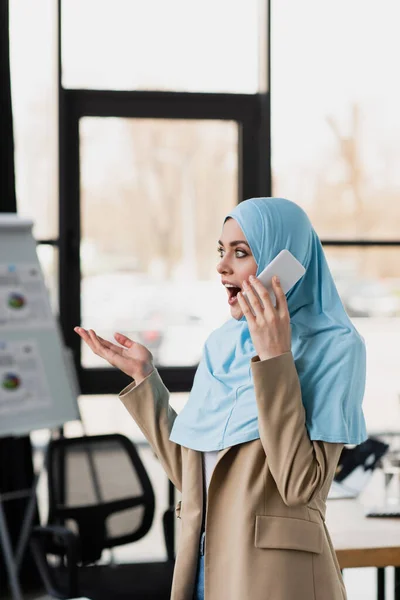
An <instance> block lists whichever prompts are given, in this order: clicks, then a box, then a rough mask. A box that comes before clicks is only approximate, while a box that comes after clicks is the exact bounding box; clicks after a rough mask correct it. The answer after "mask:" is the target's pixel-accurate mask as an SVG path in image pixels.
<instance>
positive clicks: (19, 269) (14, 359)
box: [0, 213, 80, 437]
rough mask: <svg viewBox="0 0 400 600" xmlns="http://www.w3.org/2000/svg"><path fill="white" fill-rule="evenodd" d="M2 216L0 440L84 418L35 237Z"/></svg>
mask: <svg viewBox="0 0 400 600" xmlns="http://www.w3.org/2000/svg"><path fill="white" fill-rule="evenodd" d="M32 225H33V223H32V221H30V220H28V219H23V218H21V217H18V216H17V215H15V214H11V213H10V214H8V213H3V214H0V437H3V436H9V435H25V434H28V433H30V432H31V431H34V430H36V429H47V428H49V429H53V428H55V427H59V426H61V425H63V424H64V423H66V422H67V421H73V420H75V419H79V418H80V416H79V409H78V403H77V390H76V384H75V383H76V382H74V380H73V376H72V369H71V363H70V357H69V356H68V355H67V354H66V351H65V348H64V346H63V341H62V337H61V333H60V330H59V327H58V323H57V321H56V319H55V317H54V315H53V313H52V309H51V305H50V300H49V295H48V292H47V288H46V286H45V282H44V278H43V273H42V270H41V267H40V263H39V260H38V257H37V253H36V243H35V240H34V238H33V236H32Z"/></svg>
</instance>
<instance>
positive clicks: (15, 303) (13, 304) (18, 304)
mask: <svg viewBox="0 0 400 600" xmlns="http://www.w3.org/2000/svg"><path fill="white" fill-rule="evenodd" d="M25 305H26V298H25V296H23V295H22V294H19V293H18V292H11V294H10V295H9V296H8V306H9V307H10V308H15V309H17V310H18V309H20V308H23V307H24V306H25Z"/></svg>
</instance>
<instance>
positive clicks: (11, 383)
mask: <svg viewBox="0 0 400 600" xmlns="http://www.w3.org/2000/svg"><path fill="white" fill-rule="evenodd" d="M1 385H2V387H3V388H4V389H5V390H11V391H12V390H17V389H18V388H19V386H20V385H21V379H20V378H19V377H18V375H16V374H15V373H5V374H4V375H3V381H2V382H1Z"/></svg>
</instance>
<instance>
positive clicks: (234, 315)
mask: <svg viewBox="0 0 400 600" xmlns="http://www.w3.org/2000/svg"><path fill="white" fill-rule="evenodd" d="M231 316H232V318H233V319H236V321H239V320H240V319H241V318H242V317H243V312H242V309H241V308H239V310H238V309H237V307H236V306H234V307H232V308H231Z"/></svg>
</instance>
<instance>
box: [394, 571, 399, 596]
mask: <svg viewBox="0 0 400 600" xmlns="http://www.w3.org/2000/svg"><path fill="white" fill-rule="evenodd" d="M394 600H400V567H395V568H394Z"/></svg>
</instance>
